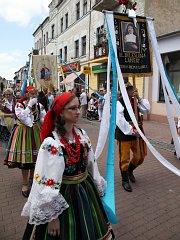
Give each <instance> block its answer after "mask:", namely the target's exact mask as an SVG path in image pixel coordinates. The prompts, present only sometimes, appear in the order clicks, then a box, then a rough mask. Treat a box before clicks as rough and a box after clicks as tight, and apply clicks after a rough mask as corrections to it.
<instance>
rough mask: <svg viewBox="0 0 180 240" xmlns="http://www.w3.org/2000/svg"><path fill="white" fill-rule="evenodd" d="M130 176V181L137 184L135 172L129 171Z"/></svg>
mask: <svg viewBox="0 0 180 240" xmlns="http://www.w3.org/2000/svg"><path fill="white" fill-rule="evenodd" d="M128 176H129V180H130V181H131V182H132V183H135V182H136V179H135V177H134V174H133V172H129V171H128Z"/></svg>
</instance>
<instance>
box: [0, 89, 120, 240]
mask: <svg viewBox="0 0 180 240" xmlns="http://www.w3.org/2000/svg"><path fill="white" fill-rule="evenodd" d="M73 91H75V90H73ZM73 91H72V92H65V93H62V94H61V95H59V96H58V94H57V96H56V97H55V98H54V96H53V94H52V92H48V91H47V89H46V88H42V90H41V91H40V92H38V91H37V89H36V88H35V87H33V86H29V87H27V88H26V89H25V94H24V96H22V97H21V99H19V100H16V98H15V96H14V93H13V90H12V89H6V90H5V91H4V93H3V96H2V98H1V101H0V118H1V131H2V132H3V134H2V135H1V142H2V141H3V142H4V144H6V145H5V146H6V155H5V160H4V165H7V166H8V168H19V169H20V170H21V172H22V189H21V192H22V195H23V196H24V197H25V198H28V200H27V202H26V204H25V206H24V208H23V211H22V216H26V217H28V218H29V220H28V223H27V226H26V229H25V232H24V235H23V239H24V240H28V239H36V240H38V239H39V240H41V239H70V238H69V237H70V236H71V237H72V239H92V240H96V239H115V236H114V233H113V230H112V227H111V224H110V222H109V220H108V218H107V215H106V212H105V210H104V207H103V204H102V202H101V197H102V196H103V195H104V189H105V187H106V184H107V183H106V181H105V179H104V178H103V177H102V176H101V175H100V172H99V170H98V165H97V162H96V160H95V157H94V152H93V149H92V144H91V141H90V139H89V137H88V135H87V133H86V132H85V131H84V130H83V129H81V128H78V127H77V126H76V123H77V121H78V120H79V118H80V116H81V108H83V102H82V96H83V95H84V93H85V90H84V89H82V90H81V94H80V95H79V96H77V92H76V93H73ZM85 95H86V101H85V102H84V103H86V105H87V103H89V100H88V96H87V93H85ZM94 99H95V98H94ZM95 101H98V100H95ZM94 104H95V102H94V103H92V101H91V105H94ZM84 105H85V104H84ZM91 107H92V106H91ZM86 109H87V106H86V108H85V109H84V110H86Z"/></svg>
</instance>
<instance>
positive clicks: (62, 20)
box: [61, 18, 63, 33]
mask: <svg viewBox="0 0 180 240" xmlns="http://www.w3.org/2000/svg"><path fill="white" fill-rule="evenodd" d="M62 32H63V18H61V33H62Z"/></svg>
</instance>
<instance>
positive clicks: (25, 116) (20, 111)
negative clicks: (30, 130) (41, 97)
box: [15, 101, 46, 127]
mask: <svg viewBox="0 0 180 240" xmlns="http://www.w3.org/2000/svg"><path fill="white" fill-rule="evenodd" d="M23 103H24V105H25V106H26V108H25V109H24V106H23V105H22V104H21V103H17V104H16V106H15V114H16V116H17V118H18V119H19V120H20V121H21V122H22V123H23V124H24V125H26V126H28V127H32V126H33V123H34V115H33V113H32V112H31V111H30V109H29V107H28V106H27V103H26V101H24V102H23ZM39 106H40V116H39V118H40V122H41V123H43V121H44V117H45V115H46V111H45V109H44V107H43V105H42V104H40V103H39Z"/></svg>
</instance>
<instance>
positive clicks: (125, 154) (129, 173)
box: [115, 82, 150, 192]
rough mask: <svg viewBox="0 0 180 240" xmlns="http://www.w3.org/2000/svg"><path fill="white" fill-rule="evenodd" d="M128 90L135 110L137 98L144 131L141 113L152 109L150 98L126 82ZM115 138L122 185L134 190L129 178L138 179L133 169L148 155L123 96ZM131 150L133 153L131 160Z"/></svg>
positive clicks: (118, 103) (132, 180)
mask: <svg viewBox="0 0 180 240" xmlns="http://www.w3.org/2000/svg"><path fill="white" fill-rule="evenodd" d="M126 90H127V93H128V96H129V99H130V102H131V105H132V108H133V111H135V109H134V99H133V98H134V97H136V98H137V101H138V109H137V110H138V124H139V127H140V129H141V130H142V131H143V120H142V115H140V113H148V112H149V111H150V104H149V102H148V100H146V99H141V98H140V97H139V94H138V91H137V89H134V88H133V86H132V85H131V84H130V83H129V82H128V83H127V84H126ZM115 138H116V140H117V143H118V147H119V168H120V171H121V176H122V186H123V188H124V190H126V191H128V192H132V187H131V185H130V183H129V180H130V181H131V182H133V183H134V182H135V181H136V180H135V177H134V174H133V171H134V169H136V168H137V167H138V166H139V165H141V164H142V163H143V161H144V158H145V156H146V155H147V149H146V144H145V142H144V141H143V139H142V138H141V137H140V136H139V133H138V132H137V130H136V129H135V127H134V126H133V124H132V120H131V118H130V116H129V113H128V111H127V108H126V106H125V103H124V101H123V98H122V97H120V99H119V100H118V101H117V109H116V133H115ZM131 151H132V154H133V155H132V159H131V160H130V152H131Z"/></svg>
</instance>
